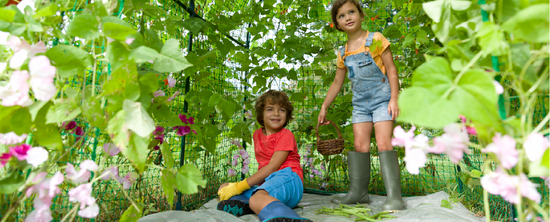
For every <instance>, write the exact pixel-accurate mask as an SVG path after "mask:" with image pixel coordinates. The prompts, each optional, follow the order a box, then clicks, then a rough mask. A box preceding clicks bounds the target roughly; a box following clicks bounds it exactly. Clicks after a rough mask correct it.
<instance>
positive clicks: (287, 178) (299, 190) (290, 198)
mask: <svg viewBox="0 0 550 222" xmlns="http://www.w3.org/2000/svg"><path fill="white" fill-rule="evenodd" d="M258 190H265V191H267V192H268V193H269V196H272V197H274V198H275V199H277V200H279V201H281V202H282V203H283V204H285V205H286V206H288V207H290V208H294V207H296V206H297V205H298V203H300V201H301V200H302V196H303V195H304V184H303V183H302V179H300V176H298V174H296V173H295V172H292V169H291V168H290V167H287V168H284V169H282V170H279V171H277V172H275V173H272V174H271V175H269V176H268V177H267V178H265V182H264V183H263V184H262V185H261V186H253V187H252V188H250V189H248V190H245V191H244V192H243V193H242V194H241V195H242V196H246V197H247V198H248V199H250V197H251V196H252V195H254V193H256V191H258ZM241 195H239V196H241Z"/></svg>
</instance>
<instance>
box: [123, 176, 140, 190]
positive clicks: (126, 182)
mask: <svg viewBox="0 0 550 222" xmlns="http://www.w3.org/2000/svg"><path fill="white" fill-rule="evenodd" d="M137 178H138V174H137V173H134V172H129V173H127V174H126V176H124V177H123V178H122V187H124V189H130V187H132V183H134V181H136V179H137Z"/></svg>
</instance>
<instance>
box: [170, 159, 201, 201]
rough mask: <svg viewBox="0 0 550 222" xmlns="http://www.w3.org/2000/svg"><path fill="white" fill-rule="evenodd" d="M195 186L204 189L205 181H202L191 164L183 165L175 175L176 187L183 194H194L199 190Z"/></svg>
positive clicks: (199, 174)
mask: <svg viewBox="0 0 550 222" xmlns="http://www.w3.org/2000/svg"><path fill="white" fill-rule="evenodd" d="M197 186H201V187H206V180H203V179H202V176H201V172H200V171H199V169H197V167H196V166H195V165H193V164H185V165H183V166H181V167H180V168H179V169H178V173H177V174H176V187H177V188H178V190H179V191H180V192H182V193H184V194H194V193H197V192H198V191H199V190H198V188H197Z"/></svg>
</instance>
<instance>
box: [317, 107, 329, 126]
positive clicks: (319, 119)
mask: <svg viewBox="0 0 550 222" xmlns="http://www.w3.org/2000/svg"><path fill="white" fill-rule="evenodd" d="M326 117H327V110H326V109H323V108H321V112H319V116H318V117H317V124H319V125H320V126H322V125H327V124H328V122H327V120H326V119H325V118H326Z"/></svg>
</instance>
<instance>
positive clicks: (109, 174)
mask: <svg viewBox="0 0 550 222" xmlns="http://www.w3.org/2000/svg"><path fill="white" fill-rule="evenodd" d="M117 177H118V167H117V166H110V167H109V168H107V169H105V170H104V171H103V173H101V179H102V180H108V179H110V178H111V179H115V180H116V178H117Z"/></svg>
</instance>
